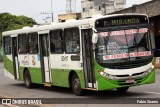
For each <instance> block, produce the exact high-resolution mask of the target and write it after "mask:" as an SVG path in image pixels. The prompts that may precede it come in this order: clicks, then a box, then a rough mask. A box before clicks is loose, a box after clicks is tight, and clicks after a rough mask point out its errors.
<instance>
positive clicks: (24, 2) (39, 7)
mask: <svg viewBox="0 0 160 107" xmlns="http://www.w3.org/2000/svg"><path fill="white" fill-rule="evenodd" d="M147 1H150V0H126V3H127V5H126V7H130V6H132V5H133V4H140V3H144V2H147ZM52 6H53V12H54V20H57V15H58V14H63V13H65V9H66V0H52ZM76 9H77V12H80V11H81V0H76ZM50 11H51V0H0V13H3V12H9V13H11V14H15V15H25V16H28V17H31V18H33V19H34V20H36V22H38V23H44V19H45V18H46V17H50V16H51V15H46V14H41V13H43V12H50Z"/></svg>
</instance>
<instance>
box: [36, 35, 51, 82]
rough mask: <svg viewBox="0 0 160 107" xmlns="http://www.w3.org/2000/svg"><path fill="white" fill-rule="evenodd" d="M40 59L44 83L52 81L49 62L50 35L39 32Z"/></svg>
mask: <svg viewBox="0 0 160 107" xmlns="http://www.w3.org/2000/svg"><path fill="white" fill-rule="evenodd" d="M39 48H40V61H41V72H42V81H43V83H51V77H50V75H51V74H50V63H49V35H48V34H39Z"/></svg>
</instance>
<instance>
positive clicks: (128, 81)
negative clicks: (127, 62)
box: [126, 79, 135, 83]
mask: <svg viewBox="0 0 160 107" xmlns="http://www.w3.org/2000/svg"><path fill="white" fill-rule="evenodd" d="M126 83H135V80H134V79H129V80H126Z"/></svg>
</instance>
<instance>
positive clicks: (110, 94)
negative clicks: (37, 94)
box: [10, 83, 149, 99]
mask: <svg viewBox="0 0 160 107" xmlns="http://www.w3.org/2000/svg"><path fill="white" fill-rule="evenodd" d="M10 85H12V86H16V87H24V88H25V85H24V84H23V83H20V84H10ZM131 88H132V87H131ZM31 90H37V91H38V90H40V91H48V92H53V93H60V94H68V95H73V93H72V90H71V89H70V88H63V87H57V86H52V87H44V86H43V85H39V84H35V85H34V87H33V88H32V89H31ZM147 95H149V94H147V93H140V92H132V91H130V90H128V92H126V93H119V92H118V91H116V90H107V91H91V90H84V95H83V96H82V98H107V99H108V98H110V99H112V98H114V99H115V98H138V97H140V96H143V97H144V96H147ZM74 97H75V96H74V95H73V98H74Z"/></svg>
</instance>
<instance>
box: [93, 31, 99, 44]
mask: <svg viewBox="0 0 160 107" xmlns="http://www.w3.org/2000/svg"><path fill="white" fill-rule="evenodd" d="M97 41H98V34H97V33H94V34H93V36H92V43H93V44H96V43H97Z"/></svg>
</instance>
